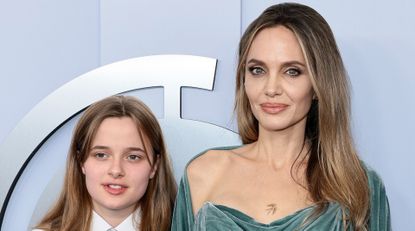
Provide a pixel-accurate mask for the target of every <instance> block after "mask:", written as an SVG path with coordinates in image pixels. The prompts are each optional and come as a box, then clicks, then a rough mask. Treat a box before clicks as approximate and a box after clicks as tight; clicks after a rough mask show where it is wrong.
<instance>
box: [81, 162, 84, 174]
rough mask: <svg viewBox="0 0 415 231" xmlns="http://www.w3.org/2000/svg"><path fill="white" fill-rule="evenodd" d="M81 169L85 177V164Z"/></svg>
mask: <svg viewBox="0 0 415 231" xmlns="http://www.w3.org/2000/svg"><path fill="white" fill-rule="evenodd" d="M81 169H82V173H83V174H84V175H85V167H84V165H83V164H82V165H81Z"/></svg>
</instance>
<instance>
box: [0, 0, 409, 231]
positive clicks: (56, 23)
mask: <svg viewBox="0 0 415 231" xmlns="http://www.w3.org/2000/svg"><path fill="white" fill-rule="evenodd" d="M276 2H277V1H248V0H246V1H237V0H228V1H219V0H214V1H212V0H211V1H184V0H175V1H172V0H168V1H161V0H157V1H155V0H153V1H137V0H135V1H132V0H130V1H127V0H106V1H98V0H95V1H80V0H73V1H58V2H56V1H52V0H39V1H21V0H17V1H2V0H0V31H1V36H0V108H1V120H0V142H2V141H3V140H4V139H5V138H6V137H7V135H8V134H9V133H10V131H11V130H12V129H13V128H14V127H15V125H16V124H17V123H18V122H19V121H20V120H21V119H22V118H23V117H24V115H26V114H27V113H28V112H29V111H30V109H31V108H33V107H34V106H35V105H36V104H37V103H38V102H40V101H41V100H42V99H43V98H45V97H46V96H47V95H48V94H50V93H51V92H52V91H54V90H55V89H57V88H58V87H60V86H62V85H64V84H65V83H66V82H68V81H70V80H72V79H74V78H75V77H77V76H79V75H81V74H83V73H85V72H87V71H90V70H92V69H95V68H97V67H99V66H101V65H104V64H108V63H112V62H114V61H119V60H123V59H127V58H132V57H137V56H146V55H154V54H172V53H173V54H191V55H199V56H207V57H212V58H216V59H218V67H217V68H218V69H217V72H216V79H215V85H214V90H213V91H205V90H199V89H184V90H183V94H182V115H183V117H184V118H186V119H193V120H199V121H205V122H209V123H213V124H217V125H219V126H223V127H227V128H230V129H235V122H234V121H233V120H232V115H233V114H232V109H233V96H234V93H233V92H234V69H235V63H236V59H235V57H236V47H237V43H238V40H239V38H240V35H241V31H243V29H244V28H246V26H247V25H248V24H249V22H251V21H252V20H253V19H254V18H255V17H256V16H257V15H258V14H259V13H260V12H261V11H262V10H263V9H264V8H265V7H267V6H269V5H271V4H272V3H276ZM300 2H302V3H306V4H309V5H310V6H312V7H314V8H315V9H316V10H317V11H319V12H320V13H321V14H322V15H323V16H324V17H325V18H326V20H327V21H328V22H329V24H330V25H331V27H332V29H333V31H334V33H335V35H336V38H337V41H338V44H339V47H340V50H341V53H342V55H343V58H344V61H345V64H346V66H347V68H348V72H349V75H350V78H351V81H352V87H353V130H354V135H355V140H356V144H357V146H358V150H359V151H360V154H361V157H362V159H364V160H365V161H366V162H367V163H368V164H369V165H370V166H372V167H373V168H375V169H376V170H377V172H378V173H379V174H380V175H381V177H382V178H383V180H384V183H385V185H386V189H387V193H388V196H389V200H390V205H391V209H392V223H393V227H394V229H395V230H411V229H412V222H411V219H413V211H415V199H414V197H413V196H412V195H413V191H415V181H414V180H413V179H414V177H415V174H414V173H413V171H412V170H413V168H414V166H413V163H415V157H414V155H413V154H415V152H414V151H413V149H412V145H411V144H412V143H413V142H414V138H415V135H414V133H413V131H414V130H415V122H414V118H415V107H414V106H415V103H414V102H413V100H414V99H415V92H414V91H413V89H415V78H414V77H415V76H414V74H413V73H414V71H413V66H414V65H413V60H414V58H413V55H414V54H415V43H414V42H413V41H415V29H414V28H415V25H414V24H415V14H413V12H414V10H415V2H413V1H410V0H396V1H386V0H385V1H364V2H363V1H358V0H351V1H347V2H345V1H342V2H340V1H321V0H315V1H300ZM151 94H152V97H147V99H146V103H148V104H149V105H150V106H151V108H152V109H153V110H154V111H155V112H156V114H157V116H158V117H163V112H162V109H160V108H162V107H160V106H159V105H160V104H162V103H163V102H162V96H161V95H162V92H161V91H154V92H151ZM74 99H76V92H74ZM71 100H72V99H71ZM57 110H59V109H57ZM50 113H53V112H50ZM66 130H67V134H69V132H70V131H69V129H66ZM22 142H24V140H22ZM56 142H58V145H59V142H60V139H59V138H57V139H56ZM63 143H64V142H63ZM63 143H62V144H61V145H65V144H63ZM1 155H2V153H0V160H1V161H13V160H4V159H1ZM174 158H180V157H174ZM44 161H53V160H44ZM183 161H185V160H183ZM34 180H36V179H34Z"/></svg>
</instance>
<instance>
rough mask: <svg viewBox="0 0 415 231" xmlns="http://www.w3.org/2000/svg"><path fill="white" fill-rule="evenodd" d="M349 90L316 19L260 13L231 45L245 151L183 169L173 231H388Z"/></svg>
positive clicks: (287, 12)
mask: <svg viewBox="0 0 415 231" xmlns="http://www.w3.org/2000/svg"><path fill="white" fill-rule="evenodd" d="M348 87H349V86H348V78H347V75H346V70H345V68H344V65H343V62H342V59H341V57H340V52H339V51H338V49H337V45H336V42H335V39H334V36H333V34H332V31H331V29H330V27H329V25H328V24H327V22H326V21H325V20H324V18H323V17H322V16H321V15H320V14H319V13H317V12H316V11H315V10H314V9H312V8H310V7H308V6H305V5H301V4H296V3H284V4H278V5H274V6H271V7H269V8H268V9H266V10H265V11H264V12H263V13H262V14H261V15H260V16H259V17H258V18H257V19H256V20H254V21H253V22H252V23H251V24H250V26H249V27H248V28H247V30H246V31H245V33H244V35H243V36H242V38H241V41H240V44H239V62H238V68H237V76H236V107H235V108H236V112H237V115H238V127H239V133H240V136H241V139H242V141H243V145H242V146H240V147H225V148H217V149H214V150H209V151H207V152H204V153H202V154H200V155H198V156H196V157H195V158H194V159H193V160H192V161H191V162H190V163H189V165H188V167H187V170H186V172H185V175H184V177H183V179H182V181H181V183H180V188H179V194H178V197H177V202H176V207H175V212H174V217H173V225H172V230H177V231H182V230H240V231H242V230H256V231H260V230H263V231H271V230H272V231H277V230H390V217H389V216H390V215H389V206H388V200H387V197H386V194H385V188H384V186H383V184H382V181H381V180H380V178H379V177H378V175H377V174H376V173H375V172H374V171H373V170H371V169H369V168H367V167H366V166H365V165H364V164H363V163H362V162H361V161H360V159H359V157H358V155H357V153H356V150H355V147H354V146H353V141H352V136H351V131H350V126H349V121H350V118H349V115H350V94H349V88H348Z"/></svg>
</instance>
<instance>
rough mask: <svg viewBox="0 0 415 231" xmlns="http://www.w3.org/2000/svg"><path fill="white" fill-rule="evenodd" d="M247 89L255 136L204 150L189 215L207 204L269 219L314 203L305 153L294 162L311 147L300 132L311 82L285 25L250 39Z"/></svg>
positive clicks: (193, 172) (194, 168)
mask: <svg viewBox="0 0 415 231" xmlns="http://www.w3.org/2000/svg"><path fill="white" fill-rule="evenodd" d="M245 92H246V94H247V96H248V99H249V102H250V104H251V109H252V111H253V113H254V116H255V118H256V119H257V120H258V122H259V138H258V140H257V141H256V142H254V143H251V144H247V145H243V146H241V147H239V148H236V149H233V150H212V151H209V152H207V153H205V154H204V155H202V156H200V157H198V158H197V159H195V160H194V161H192V162H191V163H190V165H189V167H188V169H187V174H188V178H189V184H190V192H191V195H192V205H193V213H194V214H197V212H198V211H199V209H200V208H201V207H202V206H203V204H204V203H205V202H211V203H213V204H220V205H225V206H227V207H230V208H233V209H236V210H239V211H240V212H242V213H244V214H246V215H248V216H250V217H252V218H253V219H254V220H255V221H257V222H260V223H264V224H269V223H271V222H273V221H276V220H278V219H281V218H283V217H285V216H287V215H290V214H292V213H294V212H296V211H298V210H301V209H304V208H306V207H309V206H310V205H312V204H313V202H312V201H311V199H310V196H309V193H308V191H307V189H306V186H307V184H306V180H305V167H306V158H305V159H304V160H303V161H297V162H295V159H296V158H297V157H299V159H300V160H302V159H303V157H305V156H306V152H307V151H308V148H309V146H308V144H307V142H306V143H305V144H304V136H305V125H306V119H307V113H308V111H309V109H310V105H311V102H312V99H313V88H312V83H311V80H310V77H309V73H308V69H307V66H306V61H305V58H304V55H303V53H302V50H301V47H300V44H299V42H298V40H297V38H296V37H295V35H294V34H293V33H292V32H291V31H290V30H289V29H287V28H285V27H283V26H277V27H271V28H266V29H263V30H262V31H261V32H259V34H258V35H257V36H256V37H255V39H254V41H253V43H252V46H251V48H250V50H249V52H248V57H247V60H246V70H245ZM294 163H295V164H294ZM293 164H294V165H293ZM292 168H293V171H291V169H292Z"/></svg>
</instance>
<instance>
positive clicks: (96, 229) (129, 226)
mask: <svg viewBox="0 0 415 231" xmlns="http://www.w3.org/2000/svg"><path fill="white" fill-rule="evenodd" d="M134 216H136V219H137V221H138V224H137V225H138V227H137V229H135V228H134V222H133V221H134V220H133V217H134ZM140 221H141V210H140V209H139V208H138V209H137V210H136V211H135V212H134V213H132V214H130V216H128V217H127V218H125V220H124V221H123V222H121V223H120V224H119V225H118V226H117V227H112V226H111V225H110V224H108V223H107V222H106V221H105V220H104V218H102V217H101V216H100V215H99V214H98V213H96V212H95V211H92V222H91V231H139V230H140V229H139V226H140ZM32 231H43V230H42V229H33V230H32Z"/></svg>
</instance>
